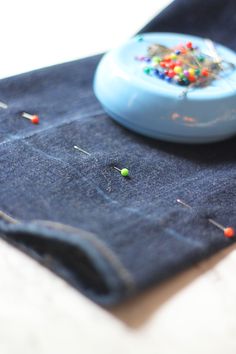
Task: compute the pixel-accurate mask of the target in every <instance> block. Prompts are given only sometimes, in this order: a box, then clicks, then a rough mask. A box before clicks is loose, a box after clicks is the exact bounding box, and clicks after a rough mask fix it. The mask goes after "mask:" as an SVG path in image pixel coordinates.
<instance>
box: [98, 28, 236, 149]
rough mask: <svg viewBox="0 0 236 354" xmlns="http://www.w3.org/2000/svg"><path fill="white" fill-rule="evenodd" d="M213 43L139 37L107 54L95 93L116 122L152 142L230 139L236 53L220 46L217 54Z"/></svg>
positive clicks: (234, 121) (235, 128) (235, 126)
mask: <svg viewBox="0 0 236 354" xmlns="http://www.w3.org/2000/svg"><path fill="white" fill-rule="evenodd" d="M192 43H193V44H194V46H193V45H192ZM209 43H212V42H210V41H208V42H207V41H206V40H204V39H203V38H199V37H195V36H189V35H188V36H187V35H183V34H174V33H148V34H144V35H142V37H136V38H133V39H131V40H129V41H128V42H127V43H125V44H124V45H122V46H121V47H119V48H117V49H114V50H112V51H110V52H109V53H107V54H106V55H104V57H103V58H102V60H101V62H100V64H99V65H98V68H97V71H96V74H95V80H94V90H95V94H96V96H97V98H98V99H99V101H100V102H101V104H102V105H103V107H104V109H105V111H106V112H107V113H108V114H109V115H110V116H111V117H112V118H113V119H115V120H116V121H118V122H119V123H121V124H122V125H124V126H125V127H127V128H129V129H131V130H134V131H136V132H138V133H141V134H143V135H147V136H150V137H152V138H157V139H162V140H167V141H173V142H182V143H208V142H214V141H219V140H223V139H226V138H229V137H231V136H233V135H234V134H235V133H236V70H235V65H236V54H235V53H234V52H233V51H232V50H230V49H228V48H226V47H224V46H222V45H219V44H216V45H215V49H216V50H215V52H213V49H214V48H213V46H212V47H211V46H209ZM211 50H212V52H211ZM160 54H161V55H160ZM163 62H164V64H163ZM177 64H178V65H177Z"/></svg>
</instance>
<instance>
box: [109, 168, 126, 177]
mask: <svg viewBox="0 0 236 354" xmlns="http://www.w3.org/2000/svg"><path fill="white" fill-rule="evenodd" d="M113 168H114V169H115V170H116V171H119V172H120V174H121V176H123V177H128V176H129V170H128V168H122V169H120V168H118V167H115V166H113Z"/></svg>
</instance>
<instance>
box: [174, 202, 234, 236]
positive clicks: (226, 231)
mask: <svg viewBox="0 0 236 354" xmlns="http://www.w3.org/2000/svg"><path fill="white" fill-rule="evenodd" d="M177 203H179V204H181V205H182V206H184V207H186V208H189V209H192V207H191V206H190V205H189V204H187V203H185V202H184V201H183V200H181V199H177ZM207 220H208V221H209V223H211V224H212V225H214V226H216V227H217V228H218V229H220V230H222V231H223V232H224V236H225V237H227V238H233V237H234V236H235V229H234V228H233V227H231V226H226V227H225V226H223V225H221V224H219V223H218V222H217V221H215V220H213V219H211V218H208V219H207Z"/></svg>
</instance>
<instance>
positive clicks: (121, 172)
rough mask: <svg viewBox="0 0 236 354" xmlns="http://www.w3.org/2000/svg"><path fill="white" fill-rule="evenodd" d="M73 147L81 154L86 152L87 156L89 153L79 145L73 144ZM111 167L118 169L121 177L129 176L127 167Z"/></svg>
mask: <svg viewBox="0 0 236 354" xmlns="http://www.w3.org/2000/svg"><path fill="white" fill-rule="evenodd" d="M74 149H76V150H79V151H80V152H82V153H83V154H86V155H88V156H90V155H91V154H90V153H89V152H88V151H86V150H84V149H82V148H81V147H79V146H77V145H74ZM113 168H114V169H115V170H116V171H119V172H120V174H121V176H123V177H128V176H129V170H128V168H122V169H120V168H118V167H115V166H113Z"/></svg>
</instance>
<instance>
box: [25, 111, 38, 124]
mask: <svg viewBox="0 0 236 354" xmlns="http://www.w3.org/2000/svg"><path fill="white" fill-rule="evenodd" d="M21 116H22V117H23V118H26V119H29V120H30V121H31V123H33V124H39V116H37V115H36V114H29V113H26V112H23V113H22V115H21Z"/></svg>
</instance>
